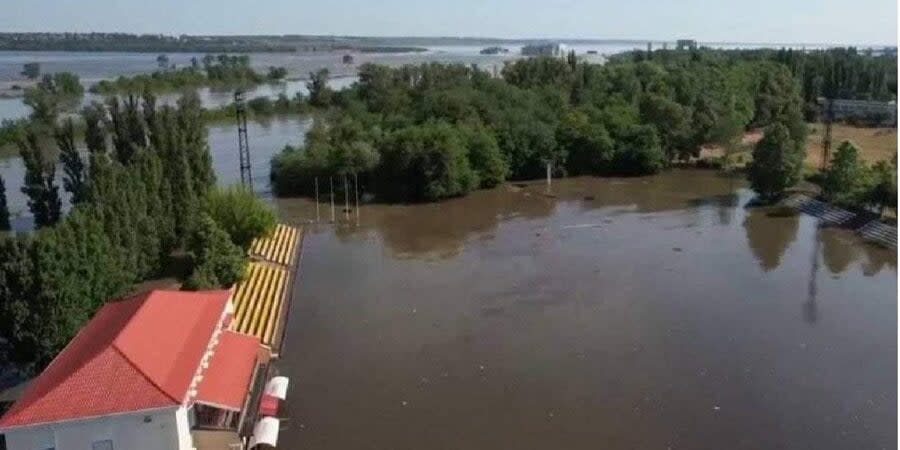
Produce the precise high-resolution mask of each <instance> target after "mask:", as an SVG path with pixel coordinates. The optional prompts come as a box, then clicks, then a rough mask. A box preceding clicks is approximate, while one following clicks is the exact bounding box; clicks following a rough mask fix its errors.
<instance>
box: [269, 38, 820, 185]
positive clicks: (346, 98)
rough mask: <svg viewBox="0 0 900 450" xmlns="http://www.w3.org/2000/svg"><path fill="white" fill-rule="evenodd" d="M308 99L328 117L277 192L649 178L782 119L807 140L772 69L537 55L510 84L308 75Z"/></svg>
mask: <svg viewBox="0 0 900 450" xmlns="http://www.w3.org/2000/svg"><path fill="white" fill-rule="evenodd" d="M313 75H314V76H312V77H311V80H310V83H309V86H308V87H309V91H310V92H309V98H308V102H309V104H310V105H311V106H313V107H317V108H319V109H320V110H323V111H325V112H323V113H322V114H321V115H320V116H319V117H318V118H317V120H316V124H315V125H314V127H313V128H312V130H310V131H309V133H308V135H307V137H306V142H305V145H304V146H303V148H286V149H285V150H284V151H283V152H282V153H281V154H279V155H278V156H276V158H275V159H274V160H273V163H272V167H273V171H272V176H273V185H274V187H275V189H276V192H278V193H279V194H281V195H290V194H308V193H310V192H311V191H312V189H313V178H314V177H327V176H342V175H344V174H348V173H353V174H356V175H358V176H359V177H360V180H361V181H362V182H364V183H366V187H367V189H369V190H371V191H373V192H375V193H376V194H378V195H380V196H382V197H385V198H403V199H407V200H436V199H440V198H446V197H451V196H456V195H462V194H465V193H467V192H469V191H471V190H472V189H477V188H479V187H489V186H493V185H496V184H497V183H499V182H502V181H504V180H506V179H517V180H518V179H533V178H538V177H542V176H544V175H545V173H546V168H547V166H548V165H549V166H550V169H551V171H552V172H553V173H554V175H557V176H559V175H567V174H573V175H576V174H596V175H606V174H619V175H643V174H652V173H655V172H658V171H660V170H662V169H663V168H665V167H667V166H669V165H671V164H673V163H675V162H678V161H684V160H688V159H691V158H694V157H696V156H698V154H699V150H700V146H701V145H703V144H709V143H715V144H721V145H724V146H730V145H733V144H734V143H735V142H736V141H737V140H738V139H739V138H740V136H741V135H742V133H743V132H744V130H745V129H746V128H748V127H765V126H768V125H770V124H771V123H774V122H775V121H779V120H781V121H785V122H787V123H788V124H789V128H790V129H791V130H792V132H794V133H796V134H797V140H798V141H801V140H802V139H805V128H804V123H803V116H802V100H801V97H800V92H799V90H798V89H797V86H796V85H795V83H794V82H793V78H792V76H791V73H790V71H789V70H788V69H787V68H786V67H785V66H784V65H782V64H778V63H775V62H767V61H732V60H724V61H723V60H718V59H685V60H672V61H670V62H668V63H664V62H661V61H655V60H652V61H651V60H642V61H633V60H631V59H627V58H623V59H617V60H614V61H612V62H610V63H608V64H605V65H596V64H590V63H586V62H583V61H579V60H578V59H577V58H575V57H574V55H570V56H569V58H565V59H563V58H552V57H541V58H531V59H522V60H518V61H516V62H514V63H511V64H508V65H507V66H506V67H505V68H504V70H503V72H502V78H493V77H491V76H490V75H489V74H488V73H487V72H484V71H481V70H479V69H478V68H476V67H468V66H463V65H454V64H449V65H447V64H438V63H431V64H423V65H418V66H404V67H399V68H389V67H384V66H378V65H371V64H367V65H363V66H362V67H361V68H360V71H359V78H360V79H359V82H358V83H356V84H355V85H354V86H353V87H351V88H349V89H346V90H342V91H338V92H335V91H332V90H330V89H329V88H328V87H327V83H325V81H327V73H317V74H313Z"/></svg>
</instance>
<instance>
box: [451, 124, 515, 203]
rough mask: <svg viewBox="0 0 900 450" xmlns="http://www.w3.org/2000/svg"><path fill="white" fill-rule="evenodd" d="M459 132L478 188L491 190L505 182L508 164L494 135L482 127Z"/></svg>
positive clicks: (468, 128) (473, 127)
mask: <svg viewBox="0 0 900 450" xmlns="http://www.w3.org/2000/svg"><path fill="white" fill-rule="evenodd" d="M460 131H461V132H462V137H463V141H464V144H465V146H466V149H467V150H468V159H469V165H470V166H471V167H472V170H474V171H475V173H476V175H477V176H478V180H479V181H480V187H483V188H492V187H494V186H497V185H499V184H500V183H502V182H503V181H505V180H506V177H507V176H508V175H509V164H508V163H507V162H506V159H505V158H504V157H503V153H501V152H500V146H499V145H498V144H497V139H496V138H494V135H493V134H492V133H491V132H490V131H489V130H488V129H487V128H485V127H484V126H482V125H470V126H466V127H462V128H460Z"/></svg>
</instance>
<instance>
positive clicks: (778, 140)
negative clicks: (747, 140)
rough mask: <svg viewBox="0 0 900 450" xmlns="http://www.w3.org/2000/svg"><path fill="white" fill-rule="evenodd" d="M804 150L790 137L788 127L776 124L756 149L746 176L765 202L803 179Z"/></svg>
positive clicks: (768, 130) (780, 194) (779, 195)
mask: <svg viewBox="0 0 900 450" xmlns="http://www.w3.org/2000/svg"><path fill="white" fill-rule="evenodd" d="M803 156H804V155H803V152H802V150H801V149H799V148H798V147H797V145H796V144H795V143H794V141H793V140H792V139H791V136H790V132H789V131H788V128H787V127H786V126H784V125H782V124H781V123H775V124H773V125H771V126H769V128H768V129H766V133H765V136H763V138H762V139H761V140H760V141H759V142H758V143H757V144H756V146H755V147H754V148H753V161H752V162H751V163H750V165H749V167H748V172H747V177H748V179H749V180H750V186H751V188H752V189H753V190H754V191H756V193H757V194H759V197H760V199H761V200H762V201H763V202H771V201H773V200H777V199H778V198H779V197H781V196H782V195H783V194H784V192H785V191H786V190H787V189H788V188H790V187H791V186H794V185H795V184H797V182H798V181H800V172H801V170H802V169H803Z"/></svg>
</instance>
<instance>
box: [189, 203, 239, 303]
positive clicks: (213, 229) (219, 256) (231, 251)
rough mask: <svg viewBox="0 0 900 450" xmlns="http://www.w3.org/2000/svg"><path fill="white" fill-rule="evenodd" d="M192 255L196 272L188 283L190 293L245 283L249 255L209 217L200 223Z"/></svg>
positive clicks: (194, 234)
mask: <svg viewBox="0 0 900 450" xmlns="http://www.w3.org/2000/svg"><path fill="white" fill-rule="evenodd" d="M188 251H189V252H190V255H191V261H192V263H193V264H192V265H193V267H194V271H193V273H192V274H191V275H190V277H188V279H187V280H186V281H185V283H184V286H183V287H184V289H187V290H203V289H216V288H222V287H229V286H231V285H233V284H234V283H236V282H237V281H238V280H240V279H241V277H242V276H243V274H244V267H245V266H246V265H247V256H246V253H244V251H243V250H241V248H240V247H238V246H237V245H235V244H234V243H233V242H231V238H230V237H229V236H228V233H227V232H226V231H225V230H223V229H222V227H220V226H219V225H218V224H217V223H216V221H215V220H213V218H212V217H210V216H209V215H208V214H204V215H203V216H202V217H200V219H199V220H198V222H197V228H196V229H195V230H194V232H193V233H192V234H191V237H190V240H189V242H188Z"/></svg>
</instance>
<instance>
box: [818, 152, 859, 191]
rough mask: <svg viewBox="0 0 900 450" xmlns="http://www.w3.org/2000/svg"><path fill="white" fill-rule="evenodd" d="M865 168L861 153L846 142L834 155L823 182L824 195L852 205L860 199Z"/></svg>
mask: <svg viewBox="0 0 900 450" xmlns="http://www.w3.org/2000/svg"><path fill="white" fill-rule="evenodd" d="M864 170H865V167H864V166H863V164H862V162H861V161H859V151H858V150H857V149H856V147H855V146H854V145H853V144H851V143H850V142H848V141H844V142H843V143H842V144H841V145H840V146H839V147H838V149H837V151H836V152H835V153H834V156H833V157H832V159H831V165H830V166H829V167H828V170H826V171H825V177H824V179H823V180H822V194H823V195H824V196H825V198H827V199H828V200H830V201H833V202H837V203H845V204H852V203H853V202H854V201H855V200H857V199H859V198H860V197H859V196H860V192H859V191H860V187H861V182H862V180H861V176H862V175H863V171H864Z"/></svg>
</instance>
